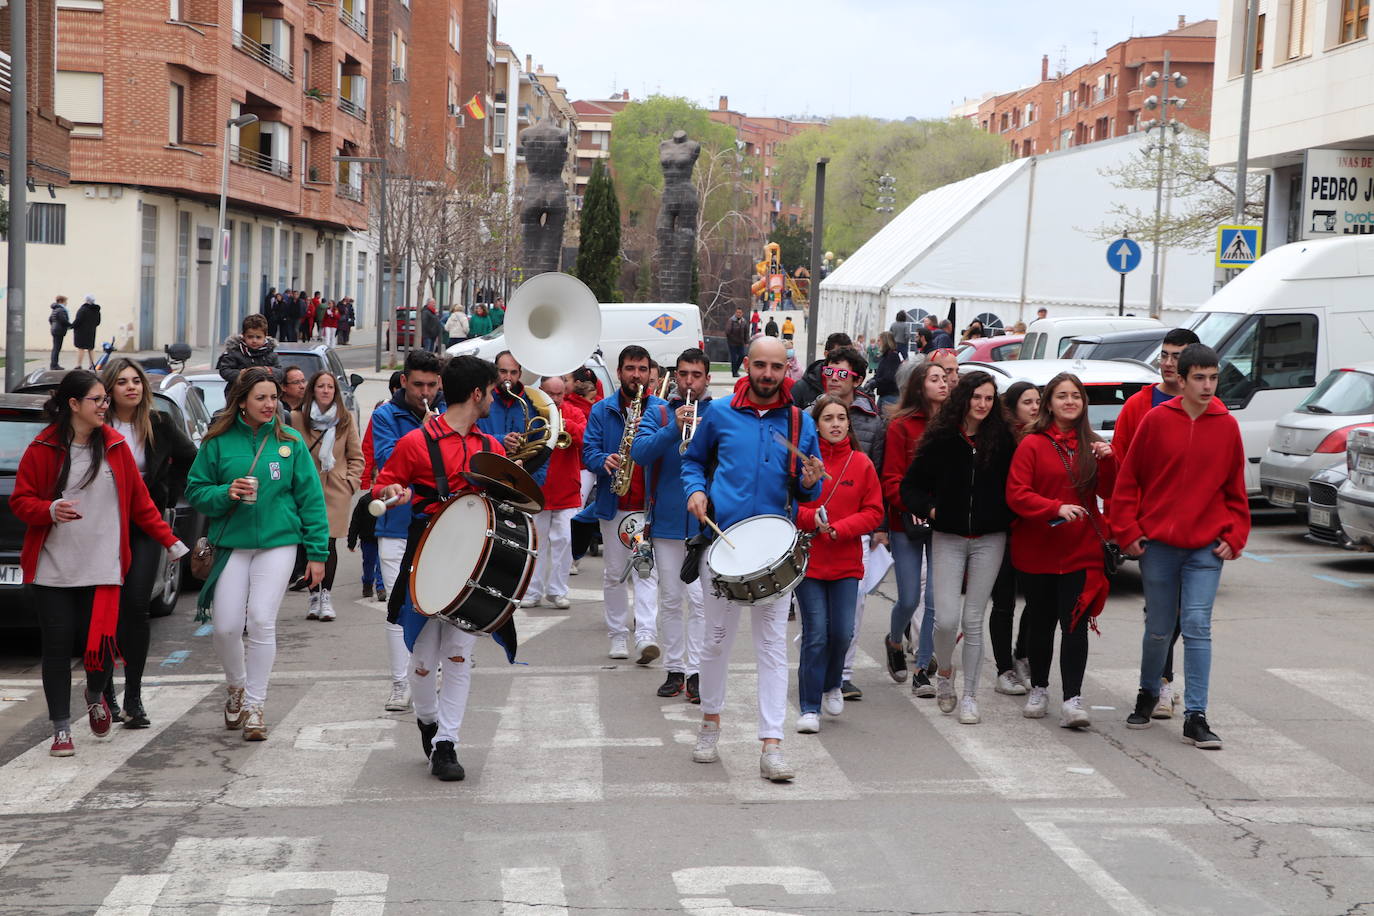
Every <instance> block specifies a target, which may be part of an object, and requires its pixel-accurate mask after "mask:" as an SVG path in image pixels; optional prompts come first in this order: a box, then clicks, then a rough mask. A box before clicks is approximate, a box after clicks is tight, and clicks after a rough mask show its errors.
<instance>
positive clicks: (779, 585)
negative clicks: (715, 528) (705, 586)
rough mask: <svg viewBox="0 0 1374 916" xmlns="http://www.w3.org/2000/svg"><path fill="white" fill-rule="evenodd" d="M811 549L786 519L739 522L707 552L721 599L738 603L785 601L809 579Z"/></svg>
mask: <svg viewBox="0 0 1374 916" xmlns="http://www.w3.org/2000/svg"><path fill="white" fill-rule="evenodd" d="M727 539H728V540H729V541H730V544H734V547H731V546H730V544H727V543H725V541H726V540H727ZM809 546H810V538H808V537H805V536H803V535H802V534H801V532H799V531H798V530H797V526H796V525H793V524H792V523H791V522H790V521H788V520H787V519H785V518H783V517H782V516H781V515H759V516H755V517H754V518H747V519H745V520H744V521H742V522H736V523H735V524H733V525H731V526H730V527H729V528H726V529H725V537H723V538H719V537H718V538H716V540H715V541H713V542H712V543H711V546H710V547H709V548H707V550H706V568H707V569H709V570H710V571H711V585H712V587H713V588H714V589H715V594H716V597H717V598H724V599H726V600H727V601H730V602H732V603H734V604H757V603H758V602H760V601H771V600H774V599H776V598H781V597H782V596H784V595H786V594H787V593H788V592H790V591H792V589H794V588H796V587H797V584H798V583H799V582H801V580H802V577H803V576H805V575H806V561H807V557H808V555H809V553H810V551H809Z"/></svg>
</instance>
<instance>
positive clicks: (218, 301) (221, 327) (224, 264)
mask: <svg viewBox="0 0 1374 916" xmlns="http://www.w3.org/2000/svg"><path fill="white" fill-rule="evenodd" d="M257 120H258V116H257V115H255V114H245V115H239V116H238V117H237V118H230V119H229V120H227V121H225V122H224V169H223V171H222V172H221V173H220V180H219V232H217V233H215V238H216V239H217V240H218V241H219V254H218V255H216V256H215V274H216V277H217V279H218V281H219V282H218V285H217V286H216V287H215V330H216V331H217V332H218V333H219V336H220V338H221V339H223V338H224V337H227V336H228V328H227V327H226V326H225V322H226V320H227V316H226V314H225V313H226V311H227V309H228V306H229V303H228V301H227V300H228V295H227V294H226V292H225V290H227V289H228V287H229V238H228V235H227V233H226V232H225V231H224V210H225V205H226V203H227V200H228V197H229V136H230V131H233V130H235V129H236V128H239V127H246V126H248V125H249V124H252V123H254V122H255V121H257ZM214 339H215V338H211V341H213V340H214Z"/></svg>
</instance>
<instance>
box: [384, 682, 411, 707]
mask: <svg viewBox="0 0 1374 916" xmlns="http://www.w3.org/2000/svg"><path fill="white" fill-rule="evenodd" d="M409 708H410V681H392V682H391V696H389V697H387V700H386V711H387V712H402V711H404V710H407V709H409Z"/></svg>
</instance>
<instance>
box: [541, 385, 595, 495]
mask: <svg viewBox="0 0 1374 916" xmlns="http://www.w3.org/2000/svg"><path fill="white" fill-rule="evenodd" d="M558 412H559V413H560V414H562V416H563V428H564V429H566V430H567V431H568V435H569V436H571V437H572V445H570V446H568V447H567V448H556V449H554V450H553V454H551V455H550V456H549V463H548V469H549V472H548V475H547V476H546V477H545V478H544V508H545V509H550V510H555V509H581V508H582V434H583V433H584V432H586V429H587V417H586V415H585V414H584V413H582V411H580V410H578V409H577V408H576V407H574V406H572V405H571V404H569V403H568V401H567V399H566V398H565V399H564V400H563V403H562V404H560V405H559V407H558Z"/></svg>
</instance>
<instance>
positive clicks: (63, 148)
mask: <svg viewBox="0 0 1374 916" xmlns="http://www.w3.org/2000/svg"><path fill="white" fill-rule="evenodd" d="M53 3H54V0H30V2H29V4H28V8H27V10H28V16H27V18H26V23H25V29H26V31H27V38H28V40H27V41H26V42H25V44H24V47H25V50H26V51H27V52H28V60H29V69H28V79H27V81H26V84H25V85H26V87H27V89H28V91H29V104H28V106H27V108H28V130H29V145H28V152H29V155H28V160H29V161H28V163H27V166H26V167H23V168H17V169H16V168H15V166H14V165H13V164H12V163H10V118H11V112H10V86H11V81H12V80H13V74H12V73H11V71H10V50H11V48H12V41H11V39H10V17H9V11H8V9H6V10H5V12H4V15H0V169H3V170H4V172H5V180H6V181H10V180H12V179H13V178H14V176H16V175H18V177H19V178H20V180H23V179H25V178H32V179H33V181H34V186H35V187H38V186H40V185H44V186H46V185H49V184H51V185H53V186H55V187H66V185H67V182H68V181H69V180H70V179H71V146H70V143H71V128H72V125H71V122H70V121H68V120H67V119H66V118H64V117H62V116H61V115H59V114H58V113H57V112H56V110H55V104H54V103H55V88H56V87H55V74H56V71H57V67H56V65H55V60H56V58H55V52H56V46H55V45H56V39H57V30H56V24H57V19H56V16H55V14H54V7H53Z"/></svg>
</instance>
